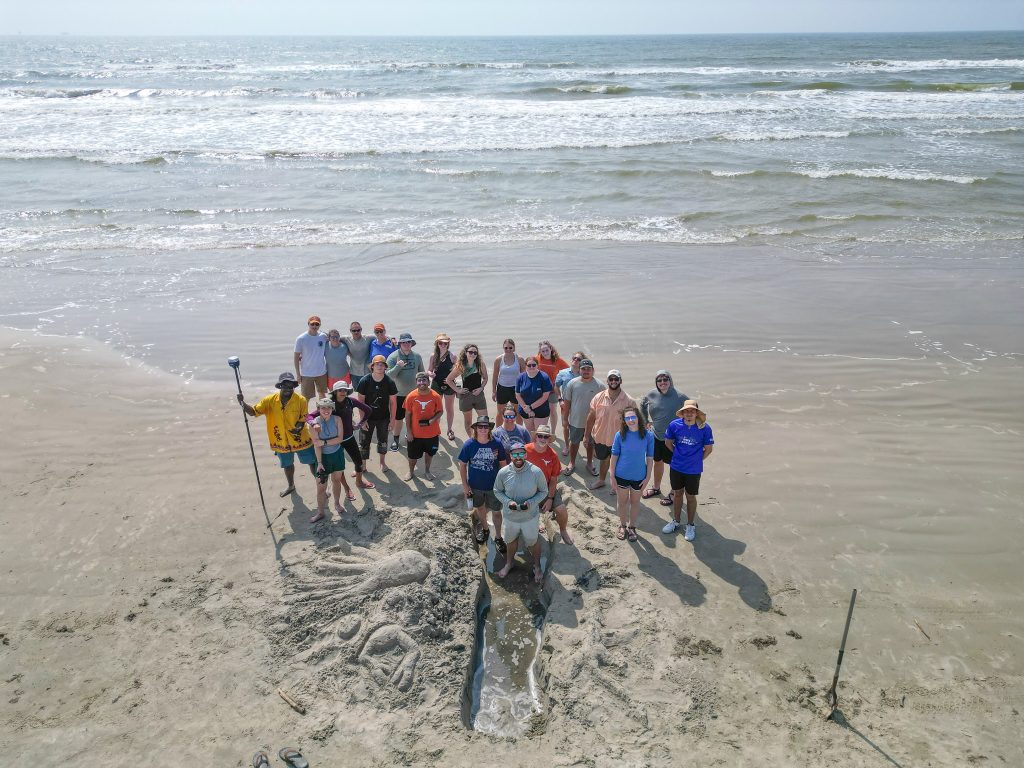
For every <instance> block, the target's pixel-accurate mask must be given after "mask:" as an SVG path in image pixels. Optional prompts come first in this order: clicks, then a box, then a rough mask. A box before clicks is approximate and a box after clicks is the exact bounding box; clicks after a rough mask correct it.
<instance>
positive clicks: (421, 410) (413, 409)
mask: <svg viewBox="0 0 1024 768" xmlns="http://www.w3.org/2000/svg"><path fill="white" fill-rule="evenodd" d="M443 405H444V401H443V400H442V399H441V396H440V395H439V394H438V393H437V392H435V391H434V390H432V389H431V388H430V375H429V374H427V373H426V372H425V371H420V372H419V373H417V374H416V389H414V390H413V391H412V392H410V393H409V394H408V395H406V396H405V426H406V429H407V430H408V434H409V435H411V436H412V439H411V440H409V474H408V475H406V476H405V477H404V478H403V479H404V480H407V481H408V480H412V476H413V474H415V472H416V462H417V461H419V459H420V456H422V457H423V467H424V469H425V470H426V472H424V474H425V475H426V477H427V480H433V479H434V476H433V475H432V474H431V473H430V462H431V460H432V459H433V458H434V454H435V453H437V446H438V437H439V436H440V435H441V427H440V421H441V416H442V415H443V414H444V410H443Z"/></svg>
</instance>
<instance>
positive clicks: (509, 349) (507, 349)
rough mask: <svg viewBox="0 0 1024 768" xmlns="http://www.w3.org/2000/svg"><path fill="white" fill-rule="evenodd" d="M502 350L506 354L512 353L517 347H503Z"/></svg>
mask: <svg viewBox="0 0 1024 768" xmlns="http://www.w3.org/2000/svg"><path fill="white" fill-rule="evenodd" d="M502 349H504V350H505V351H506V352H511V351H513V350H514V349H515V347H502Z"/></svg>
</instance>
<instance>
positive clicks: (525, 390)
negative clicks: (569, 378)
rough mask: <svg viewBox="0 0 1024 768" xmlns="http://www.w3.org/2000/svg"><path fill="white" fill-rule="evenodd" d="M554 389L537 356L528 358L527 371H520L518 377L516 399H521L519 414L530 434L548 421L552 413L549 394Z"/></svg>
mask: <svg viewBox="0 0 1024 768" xmlns="http://www.w3.org/2000/svg"><path fill="white" fill-rule="evenodd" d="M553 390H554V386H553V385H552V384H551V379H550V378H549V377H548V375H547V374H546V373H544V371H542V370H540V363H539V361H538V360H537V358H536V357H533V356H531V357H528V358H526V372H525V373H520V374H519V378H518V379H516V400H518V401H519V415H520V416H522V417H523V423H524V424H525V425H526V428H527V429H528V430H529V431H530V434H534V433H535V432H536V431H537V427H539V426H540V425H541V424H547V423H548V416H550V415H551V404H550V398H549V396H550V393H551V392H552V391H553Z"/></svg>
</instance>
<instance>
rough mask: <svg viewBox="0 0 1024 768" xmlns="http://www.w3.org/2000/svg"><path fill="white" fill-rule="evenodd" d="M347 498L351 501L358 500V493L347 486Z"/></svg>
mask: <svg viewBox="0 0 1024 768" xmlns="http://www.w3.org/2000/svg"><path fill="white" fill-rule="evenodd" d="M345 498H346V499H348V500H349V501H355V500H356V493H355V491H353V490H352V489H351V488H346V489H345Z"/></svg>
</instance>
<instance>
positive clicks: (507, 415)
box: [501, 413, 516, 419]
mask: <svg viewBox="0 0 1024 768" xmlns="http://www.w3.org/2000/svg"><path fill="white" fill-rule="evenodd" d="M515 417H516V415H515V414H514V413H503V414H501V418H503V419H514V418H515Z"/></svg>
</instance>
